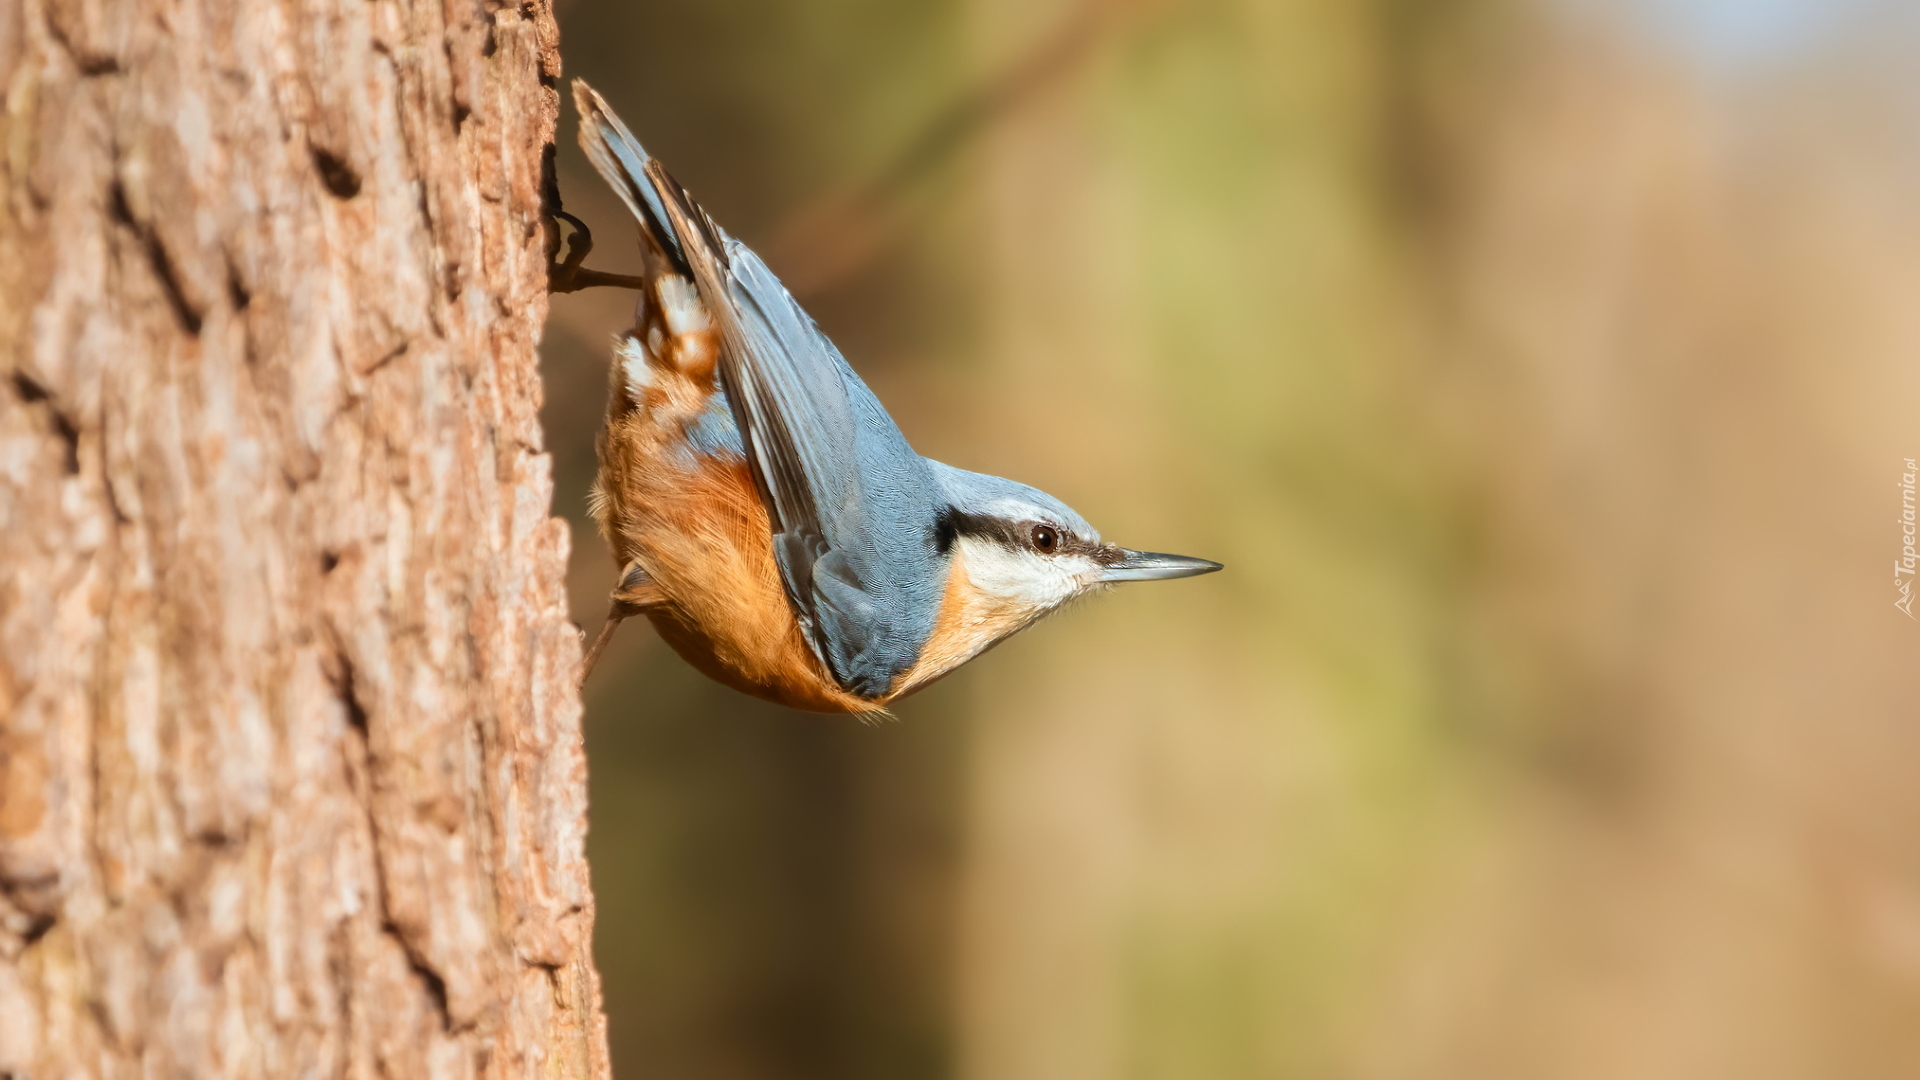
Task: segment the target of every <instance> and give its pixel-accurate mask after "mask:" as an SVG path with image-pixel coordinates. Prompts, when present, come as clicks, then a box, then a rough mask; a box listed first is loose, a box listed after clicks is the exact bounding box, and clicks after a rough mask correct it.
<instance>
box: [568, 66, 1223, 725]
mask: <svg viewBox="0 0 1920 1080" xmlns="http://www.w3.org/2000/svg"><path fill="white" fill-rule="evenodd" d="M573 99H574V103H575V105H576V106H577V107H578V108H579V110H580V117H581V124H580V142H581V145H582V146H583V147H584V148H585V149H586V151H587V156H588V157H589V158H591V159H592V160H593V165H594V168H596V169H598V170H599V172H600V175H601V176H602V177H604V178H605V179H606V181H607V183H608V184H610V185H612V187H613V189H614V191H615V192H617V193H618V194H619V196H620V198H621V199H622V200H623V201H624V202H625V203H626V204H627V209H629V210H631V211H633V215H634V217H635V218H636V219H638V221H639V223H640V238H641V255H642V262H643V266H644V272H643V273H642V274H641V275H640V277H639V279H638V281H637V282H635V284H637V285H639V287H640V290H641V292H640V301H639V304H638V307H637V309H636V311H635V315H634V322H633V327H632V329H630V330H628V331H627V332H626V333H625V334H623V335H622V336H621V337H620V339H619V342H618V344H617V345H616V346H615V349H614V363H613V365H612V371H611V378H610V386H609V391H608V395H607V416H606V424H605V426H604V427H603V428H602V429H601V431H600V435H599V440H598V444H597V448H598V450H599V455H600V474H599V477H598V478H597V479H596V481H595V483H594V487H593V497H592V508H593V516H594V520H595V521H597V522H598V523H599V525H600V532H601V534H602V535H603V536H604V537H605V538H606V541H607V543H608V545H609V546H610V547H611V548H612V549H613V554H614V560H615V562H616V563H617V564H618V565H619V566H620V568H621V570H620V573H621V578H620V584H619V587H618V588H616V589H615V590H614V593H613V601H614V603H613V609H612V611H611V613H610V614H609V617H608V621H607V626H606V627H605V628H604V629H603V630H602V631H601V633H600V637H599V638H598V639H597V640H596V641H595V643H594V647H593V649H592V650H591V652H590V653H589V654H588V660H587V668H588V670H591V667H592V664H593V661H594V660H595V659H596V658H597V657H598V655H599V651H600V649H601V648H603V647H604V646H605V643H606V640H607V638H608V636H609V635H610V634H611V632H612V629H613V628H614V627H615V626H617V625H618V624H619V621H620V620H621V619H623V618H626V617H628V616H631V615H636V614H643V615H646V616H647V617H648V619H650V620H651V621H652V622H653V625H654V626H655V628H656V629H658V630H659V632H660V636H661V637H662V638H664V639H666V641H667V643H668V644H669V645H671V646H672V647H673V649H674V651H676V652H678V653H679V654H680V655H681V656H682V657H684V658H685V659H686V660H687V661H688V662H689V663H691V664H692V665H693V666H694V667H696V668H698V669H700V670H701V671H702V672H704V673H706V674H707V675H708V676H710V677H712V678H714V679H716V680H718V681H720V682H722V683H725V684H727V685H728V686H731V687H734V688H735V689H738V690H742V691H745V692H746V693H749V694H753V695H755V696H756V697H762V698H766V699H768V700H770V701H776V702H779V703H781V704H783V705H790V706H794V707H796V708H801V709H812V710H816V711H820V712H850V713H865V712H876V711H880V710H883V709H884V708H885V707H886V706H887V705H888V704H889V703H891V702H893V701H896V700H898V699H899V698H902V697H904V696H906V695H907V694H910V693H913V692H914V691H915V690H918V689H920V688H921V687H924V686H926V685H927V684H929V683H931V682H933V681H934V680H935V679H938V678H940V677H941V676H943V675H945V674H947V673H948V672H950V671H952V670H953V669H955V668H957V667H959V666H960V665H961V664H964V663H966V662H967V661H968V660H971V659H973V658H974V657H976V656H978V655H980V654H981V653H982V652H985V651H986V650H987V649H989V648H992V647H993V646H994V645H996V644H998V643H999V642H1001V641H1003V640H1005V639H1006V638H1007V637H1009V636H1010V635H1012V634H1014V633H1016V632H1018V631H1020V630H1021V629H1024V628H1025V627H1027V626H1030V625H1032V624H1033V622H1034V621H1035V620H1037V619H1039V618H1040V617H1041V616H1043V615H1045V614H1047V613H1048V612H1050V611H1052V610H1053V609H1055V608H1057V607H1059V606H1060V605H1061V604H1063V603H1065V602H1066V601H1068V600H1071V599H1072V598H1074V597H1075V596H1078V595H1080V594H1082V593H1085V592H1088V591H1090V590H1093V589H1098V588H1101V587H1103V586H1105V585H1107V584H1109V583H1112V582H1117V581H1148V580H1153V579H1157V578H1177V577H1187V576H1189V575H1192V574H1205V573H1209V572H1211V571H1214V570H1218V569H1220V564H1218V563H1213V562H1208V561H1206V560H1205V559H1190V558H1186V557H1184V556H1180V555H1159V554H1154V553H1152V552H1144V551H1129V550H1127V549H1126V548H1122V547H1116V546H1115V545H1113V544H1108V543H1103V542H1102V541H1101V539H1100V534H1099V533H1097V532H1095V531H1094V529H1093V526H1091V525H1088V524H1087V523H1086V521H1084V520H1082V519H1081V517H1080V515H1079V514H1076V513H1074V512H1073V511H1072V510H1071V509H1069V508H1068V507H1067V506H1066V505H1065V504H1064V503H1062V502H1060V500H1058V499H1055V498H1054V497H1053V496H1051V495H1048V494H1046V493H1044V492H1041V491H1037V490H1035V489H1033V488H1030V487H1027V486H1026V485H1024V484H1017V483H1015V482H1013V481H1011V480H1003V479H1001V478H1000V477H997V476H986V475H982V474H980V473H973V472H966V471H964V470H961V469H956V468H954V467H952V466H950V465H943V464H941V463H940V462H938V461H931V460H928V459H927V458H923V457H921V456H920V455H919V454H916V453H914V451H913V448H912V447H911V446H908V445H907V440H906V437H905V436H903V435H902V434H901V433H900V429H899V428H898V427H897V426H895V425H894V422H893V419H892V418H891V417H889V416H888V415H887V411H886V409H884V408H882V407H881V405H880V402H879V400H878V399H876V398H875V397H874V396H873V392H872V391H871V390H868V389H867V386H866V384H865V383H863V382H861V381H860V377H859V376H858V375H855V374H854V372H853V369H852V368H850V367H848V366H847V362H846V360H845V359H843V358H842V357H841V355H840V351H839V350H838V349H836V348H834V346H833V343H832V342H830V341H828V340H827V338H826V336H825V335H824V334H822V333H821V332H820V330H819V328H818V327H816V326H815V325H814V323H813V320H812V318H810V317H809V316H808V315H807V313H806V312H805V311H802V310H801V308H800V305H799V304H798V303H797V302H796V301H795V300H794V299H793V297H792V296H791V295H789V294H788V292H787V290H786V289H785V288H784V287H783V286H782V285H781V284H780V282H779V281H778V280H777V279H776V278H775V277H774V276H773V273H772V272H771V271H769V270H768V269H767V267H766V264H765V263H763V262H761V261H760V258H759V256H757V255H755V254H754V253H753V252H752V251H749V250H748V249H747V248H746V246H745V245H743V244H741V243H740V242H739V241H738V240H735V239H733V238H732V237H730V236H728V235H727V234H726V233H725V232H723V231H721V229H720V228H719V227H718V226H717V225H715V224H714V223H713V221H712V219H711V218H709V217H707V215H706V213H705V212H704V211H702V210H701V209H700V208H699V206H697V205H695V203H694V202H693V200H692V199H691V198H690V197H688V195H687V193H686V192H685V191H684V190H682V188H681V187H680V185H679V184H678V183H676V182H674V180H673V178H672V177H671V176H669V175H668V174H667V171H666V169H664V168H662V167H661V165H660V163H659V162H658V161H656V160H654V159H653V158H652V157H649V156H648V154H647V152H646V151H645V150H643V149H641V146H640V143H639V142H638V141H636V140H635V139H634V137H633V135H632V134H631V133H630V132H628V131H627V127H626V125H625V124H623V123H621V122H620V119H619V117H617V116H615V115H614V114H613V111H612V110H611V109H609V108H608V107H607V103H606V102H605V101H604V100H602V99H601V97H600V95H599V94H597V93H595V92H594V91H593V90H592V89H591V88H589V87H588V86H587V85H586V83H584V82H581V81H578V80H576V81H575V82H574V85H573ZM576 261H577V260H576Z"/></svg>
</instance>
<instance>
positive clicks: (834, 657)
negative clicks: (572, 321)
mask: <svg viewBox="0 0 1920 1080" xmlns="http://www.w3.org/2000/svg"><path fill="white" fill-rule="evenodd" d="M723 242H724V243H725V245H726V254H727V265H728V267H729V269H730V273H729V274H728V275H727V276H726V277H725V278H724V279H723V280H724V285H725V288H726V289H727V296H728V299H727V302H726V303H725V304H715V303H713V302H712V301H709V304H710V306H714V307H721V306H724V307H726V308H728V309H729V313H728V315H726V316H723V317H722V321H723V324H724V322H726V321H733V322H734V323H735V324H736V325H735V326H734V327H731V328H725V327H723V328H724V329H725V331H726V333H725V336H726V338H727V345H728V347H727V348H726V350H725V352H726V353H727V354H729V355H727V356H726V357H724V358H723V359H722V367H721V371H722V378H723V379H725V380H726V383H727V389H728V399H729V400H730V401H731V402H732V404H733V410H734V416H735V418H736V421H737V423H738V424H739V427H740V430H741V434H742V439H743V441H744V442H745V443H746V445H747V448H748V450H747V456H748V459H749V460H750V461H752V462H754V463H755V468H756V472H757V474H758V476H759V477H760V483H761V484H762V485H763V496H764V497H765V498H766V499H767V502H768V505H769V507H770V508H771V510H772V513H773V518H774V521H775V529H774V532H775V535H774V554H775V557H776V558H777V559H778V560H779V563H780V568H781V572H782V574H783V575H784V577H785V580H786V586H787V592H788V595H789V596H790V597H791V598H792V599H793V601H794V604H795V607H796V610H798V611H799V612H800V613H801V616H802V619H803V622H806V623H808V624H810V627H809V634H810V636H811V638H812V640H813V642H814V646H815V648H816V650H818V651H819V653H820V654H821V659H823V660H824V661H826V663H827V665H828V667H829V668H830V669H831V670H832V671H833V673H834V675H835V677H836V678H837V679H838V680H839V681H840V683H841V685H842V686H844V687H845V688H846V689H847V690H849V691H851V692H853V693H856V694H860V695H863V696H868V697H873V696H878V695H880V694H883V693H885V692H886V691H887V690H888V689H889V688H890V687H891V686H892V684H893V681H894V678H895V676H897V675H899V674H900V673H901V672H903V671H905V670H906V669H908V668H910V667H912V666H913V663H914V662H915V660H917V659H918V657H919V654H920V647H921V645H922V644H924V643H925V641H926V639H927V637H928V636H929V635H930V634H931V633H932V631H933V620H934V616H935V615H936V614H937V612H938V609H939V604H940V597H941V593H942V591H943V588H944V585H945V581H944V575H939V574H936V573H934V572H933V567H934V565H935V563H936V561H937V560H938V559H939V558H940V557H939V555H938V554H937V553H936V552H935V550H934V546H933V544H934V540H933V523H934V520H935V517H936V516H937V514H938V511H939V507H938V505H937V499H938V495H937V485H936V483H935V481H934V479H933V476H932V473H931V470H930V469H929V467H928V466H927V463H926V461H925V460H924V459H922V458H921V457H920V455H918V454H916V453H914V451H913V448H912V447H911V446H909V445H908V444H907V440H906V437H905V436H903V435H902V434H901V433H900V429H899V428H898V427H897V426H896V425H895V424H894V422H893V419H892V418H891V417H890V416H888V415H887V412H886V410H885V409H884V408H882V407H881V405H880V402H879V400H878V399H876V398H875V397H874V396H873V392H872V391H871V390H869V389H868V388H867V385H866V384H865V383H864V382H862V381H861V380H860V377H859V376H858V375H856V374H854V372H853V369H852V368H850V367H848V366H847V362H846V360H845V359H844V358H843V357H842V356H841V355H840V351H839V350H838V349H836V348H835V347H834V345H833V343H832V342H831V341H829V340H827V337H826V335H825V334H822V333H821V332H820V330H819V328H818V327H817V326H815V325H814V322H813V320H812V319H811V318H810V317H808V315H807V314H806V312H805V311H803V310H801V308H800V305H799V304H798V303H797V302H795V300H794V299H793V297H792V296H791V295H790V294H789V293H788V292H787V290H786V289H785V288H784V287H783V286H782V285H781V284H780V282H779V280H778V279H776V278H775V277H774V276H773V273H772V271H770V270H769V269H767V266H766V264H765V263H763V262H761V261H760V258H759V256H757V255H755V254H754V253H753V252H752V251H751V250H749V249H748V248H747V247H746V246H745V245H743V244H741V243H739V242H738V241H736V240H733V239H732V238H730V237H728V238H725V239H724V241H723ZM697 261H698V260H696V264H697ZM703 287H704V283H703ZM736 335H737V337H736Z"/></svg>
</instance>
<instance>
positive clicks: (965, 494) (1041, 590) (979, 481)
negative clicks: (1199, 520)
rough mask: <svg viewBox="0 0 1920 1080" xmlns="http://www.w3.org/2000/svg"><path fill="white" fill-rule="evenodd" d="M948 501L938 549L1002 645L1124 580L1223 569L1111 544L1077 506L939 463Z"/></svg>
mask: <svg viewBox="0 0 1920 1080" xmlns="http://www.w3.org/2000/svg"><path fill="white" fill-rule="evenodd" d="M931 464H932V465H933V466H934V469H935V472H936V474H937V476H938V478H939V480H940V482H941V486H942V488H943V489H944V491H945V494H946V496H947V503H948V505H947V508H946V510H945V511H944V512H943V513H942V514H941V516H940V518H939V520H938V522H937V524H936V531H935V538H934V539H935V545H936V547H937V548H938V549H939V550H940V551H941V552H942V553H943V554H947V555H949V556H951V557H952V558H953V559H954V563H955V565H956V566H957V567H958V568H959V569H960V571H961V573H962V574H963V575H964V579H963V581H960V582H958V584H959V586H960V587H963V588H964V589H966V590H967V593H968V597H967V606H968V607H969V608H971V609H972V610H973V611H974V612H975V613H976V618H978V619H979V620H980V625H981V629H982V630H988V629H989V627H991V630H992V631H994V632H992V637H993V639H994V640H998V639H999V638H1003V637H1005V636H1006V635H1007V634H1010V633H1013V632H1014V631H1016V630H1019V629H1020V628H1021V627H1024V626H1026V625H1028V624H1030V623H1031V622H1033V621H1034V620H1035V619H1038V618H1040V617H1041V616H1043V615H1045V614H1047V613H1048V612H1050V611H1052V610H1053V609H1055V608H1057V607H1059V606H1060V605H1061V604H1064V603H1066V602H1067V601H1069V600H1072V599H1073V598H1075V597H1077V596H1081V595H1083V594H1085V593H1088V592H1091V591H1093V590H1096V589H1100V588H1104V587H1105V586H1108V585H1112V584H1115V583H1117V582H1122V581H1155V580H1159V579H1161V578H1179V577H1191V576H1193V575H1195V574H1209V573H1212V572H1213V571H1215V570H1218V569H1220V564H1219V563H1216V562H1209V561H1208V560H1206V559H1193V558H1188V557H1187V556H1184V555H1163V554H1160V553H1157V552H1151V551H1133V550H1130V549H1128V548H1123V547H1120V546H1118V545H1116V544H1109V543H1106V542H1104V541H1102V540H1101V539H1100V533H1099V532H1098V531H1097V530H1096V529H1094V527H1093V526H1091V525H1089V524H1087V522H1086V520H1085V519H1084V518H1082V517H1081V516H1080V515H1079V514H1076V513H1074V512H1073V510H1072V508H1071V507H1069V506H1067V505H1066V504H1065V503H1063V502H1061V501H1060V500H1058V499H1056V498H1054V497H1053V496H1051V495H1048V494H1047V493H1046V492H1044V491H1040V490H1037V489H1035V488H1031V487H1028V486H1027V485H1025V484H1020V483H1015V482H1014V481H1012V480H1006V479H1002V478H1001V477H997V476H987V475H985V474H982V473H971V472H966V471H964V470H961V469H955V468H952V467H951V466H947V465H942V464H940V463H938V462H932V463H931Z"/></svg>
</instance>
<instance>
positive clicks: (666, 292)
mask: <svg viewBox="0 0 1920 1080" xmlns="http://www.w3.org/2000/svg"><path fill="white" fill-rule="evenodd" d="M654 293H655V295H657V296H658V297H659V298H660V312H661V314H663V315H665V316H666V319H667V332H668V333H671V334H673V335H674V336H676V337H677V336H679V335H681V334H691V333H694V332H696V331H700V330H711V329H712V328H713V316H711V315H709V314H707V305H705V304H703V303H701V302H700V291H699V290H698V289H696V288H694V287H693V282H691V281H688V280H687V279H686V278H683V277H680V276H678V275H668V276H666V277H663V278H660V279H659V280H658V281H657V282H655V284H654Z"/></svg>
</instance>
